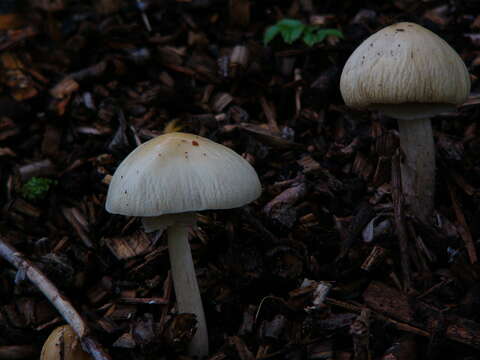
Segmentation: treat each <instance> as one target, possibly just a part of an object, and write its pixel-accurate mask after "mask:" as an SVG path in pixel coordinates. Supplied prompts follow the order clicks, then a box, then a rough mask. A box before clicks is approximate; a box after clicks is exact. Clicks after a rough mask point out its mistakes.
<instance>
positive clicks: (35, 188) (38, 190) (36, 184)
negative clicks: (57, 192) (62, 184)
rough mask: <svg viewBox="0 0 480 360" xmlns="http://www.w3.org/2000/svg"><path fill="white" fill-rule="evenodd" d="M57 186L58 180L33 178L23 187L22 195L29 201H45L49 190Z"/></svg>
mask: <svg viewBox="0 0 480 360" xmlns="http://www.w3.org/2000/svg"><path fill="white" fill-rule="evenodd" d="M56 184H57V181H56V180H52V179H47V178H43V177H32V178H31V179H30V180H28V181H27V182H26V183H25V184H24V185H23V186H22V189H21V193H22V196H23V198H25V199H27V200H40V199H43V198H44V197H45V195H47V192H48V190H50V188H51V187H52V186H53V185H56Z"/></svg>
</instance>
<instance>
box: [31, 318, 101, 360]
mask: <svg viewBox="0 0 480 360" xmlns="http://www.w3.org/2000/svg"><path fill="white" fill-rule="evenodd" d="M90 359H92V358H91V357H90V355H89V354H87V353H86V352H85V351H83V350H82V346H81V344H80V340H79V339H78V337H77V335H76V334H75V331H73V329H72V328H71V327H70V325H63V326H59V327H57V328H55V329H54V330H53V331H52V333H51V334H50V335H49V336H48V338H47V340H46V341H45V343H44V344H43V347H42V353H41V354H40V360H90Z"/></svg>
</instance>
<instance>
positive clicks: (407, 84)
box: [340, 22, 470, 119]
mask: <svg viewBox="0 0 480 360" xmlns="http://www.w3.org/2000/svg"><path fill="white" fill-rule="evenodd" d="M340 91H341V93H342V96H343V99H344V101H345V103H346V104H347V105H348V106H350V107H354V108H360V109H361V108H364V109H365V108H368V109H378V110H381V111H383V112H385V113H386V114H388V115H390V116H393V117H396V118H399V119H412V118H422V117H429V116H432V115H435V114H438V113H440V112H443V111H446V110H452V109H454V108H455V105H456V104H461V103H463V102H464V101H465V100H466V99H467V97H468V95H469V93H470V76H469V73H468V70H467V68H466V66H465V64H464V63H463V61H462V59H461V58H460V56H459V55H458V54H457V53H456V52H455V50H453V49H452V48H451V47H450V45H448V43H447V42H445V41H444V40H443V39H441V38H440V37H438V36H437V35H436V34H434V33H433V32H431V31H430V30H427V29H425V28H424V27H422V26H420V25H417V24H414V23H408V22H403V23H398V24H394V25H391V26H388V27H386V28H384V29H382V30H380V31H378V32H376V33H375V34H373V35H371V36H370V37H369V38H367V39H366V40H365V41H364V42H363V43H362V44H360V46H359V47H358V48H357V49H356V50H355V51H354V52H353V53H352V55H351V56H350V58H349V59H348V61H347V62H346V64H345V67H344V68H343V72H342V76H341V79H340ZM398 104H401V105H402V106H398Z"/></svg>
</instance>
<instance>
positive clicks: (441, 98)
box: [340, 22, 470, 222]
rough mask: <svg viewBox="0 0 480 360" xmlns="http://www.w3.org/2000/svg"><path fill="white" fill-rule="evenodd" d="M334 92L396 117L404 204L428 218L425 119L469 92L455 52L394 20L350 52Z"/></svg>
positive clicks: (429, 165) (429, 137) (429, 162)
mask: <svg viewBox="0 0 480 360" xmlns="http://www.w3.org/2000/svg"><path fill="white" fill-rule="evenodd" d="M340 91H341V93H342V96H343V99H344V101H345V103H346V104H347V105H348V106H350V107H354V108H359V109H371V110H379V111H381V112H383V113H385V114H386V115H388V116H391V117H393V118H396V119H397V120H398V127H399V132H400V146H401V149H402V151H403V153H404V154H405V159H404V161H403V163H402V166H401V173H402V184H403V191H404V194H405V197H406V202H407V204H408V205H409V206H410V208H411V210H412V212H413V213H414V214H415V215H416V216H417V217H418V218H420V219H421V220H423V221H425V222H430V221H431V218H432V214H433V206H434V202H433V199H434V188H435V148H434V142H433V132H432V126H431V122H430V117H432V116H435V115H437V114H439V113H442V112H445V111H452V110H455V106H456V105H458V104H461V103H463V102H464V101H465V100H466V99H467V97H468V95H469V93H470V76H469V73H468V70H467V68H466V66H465V64H464V63H463V61H462V59H461V58H460V56H459V55H458V54H457V53H456V52H455V50H453V49H452V48H451V47H450V45H448V44H447V43H446V42H445V41H444V40H443V39H441V38H440V37H438V36H437V35H436V34H434V33H433V32H431V31H430V30H427V29H425V28H424V27H422V26H420V25H417V24H414V23H408V22H402V23H398V24H394V25H391V26H388V27H386V28H384V29H382V30H380V31H378V32H377V33H375V34H373V35H371V36H370V37H369V38H367V39H366V40H365V41H364V42H363V43H362V44H360V46H359V47H358V48H357V49H356V50H355V51H354V52H353V53H352V55H351V56H350V58H349V59H348V60H347V62H346V64H345V67H344V68H343V72H342V76H341V79H340Z"/></svg>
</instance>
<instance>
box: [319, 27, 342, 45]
mask: <svg viewBox="0 0 480 360" xmlns="http://www.w3.org/2000/svg"><path fill="white" fill-rule="evenodd" d="M330 35H332V36H336V37H339V38H340V39H343V34H342V32H341V31H340V30H337V29H321V30H318V31H317V33H316V34H315V39H316V41H317V42H322V41H323V40H325V38H326V37H327V36H330Z"/></svg>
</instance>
